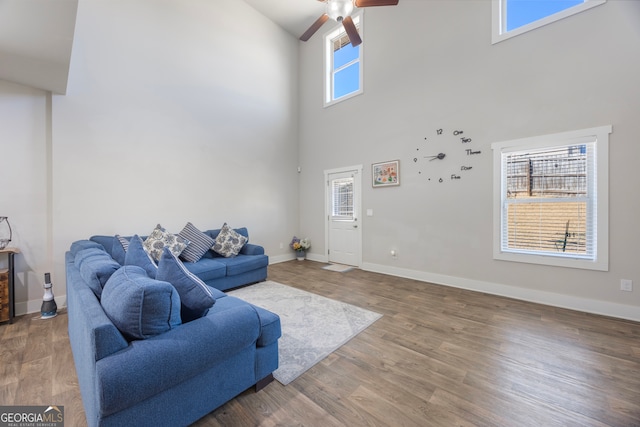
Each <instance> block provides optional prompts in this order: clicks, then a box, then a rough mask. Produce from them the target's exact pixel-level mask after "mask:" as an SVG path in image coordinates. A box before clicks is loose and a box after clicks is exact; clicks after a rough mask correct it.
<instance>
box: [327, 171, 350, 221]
mask: <svg viewBox="0 0 640 427" xmlns="http://www.w3.org/2000/svg"><path fill="white" fill-rule="evenodd" d="M331 211H332V212H331V216H332V217H333V219H334V220H345V221H351V220H353V218H354V210H353V177H348V178H337V179H334V180H332V181H331Z"/></svg>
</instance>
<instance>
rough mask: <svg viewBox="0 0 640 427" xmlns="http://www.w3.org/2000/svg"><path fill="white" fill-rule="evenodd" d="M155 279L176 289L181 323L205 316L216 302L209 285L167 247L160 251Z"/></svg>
mask: <svg viewBox="0 0 640 427" xmlns="http://www.w3.org/2000/svg"><path fill="white" fill-rule="evenodd" d="M156 279H157V280H162V281H165V282H169V283H171V284H172V285H173V287H174V288H176V290H177V291H178V294H179V295H180V303H181V305H182V307H181V310H180V314H181V317H182V322H183V323H186V322H190V321H192V320H195V319H198V318H200V317H202V316H205V315H206V314H207V312H208V311H209V308H211V306H213V304H215V302H216V300H215V299H214V298H213V294H212V292H211V290H210V289H209V287H208V286H207V285H205V284H204V282H202V280H200V279H199V278H198V277H197V276H196V275H195V274H193V273H191V272H190V271H189V270H187V269H186V268H185V267H184V264H182V261H180V260H179V259H178V257H176V256H175V255H174V254H173V253H171V251H170V250H169V249H168V248H164V250H163V251H162V257H160V261H159V262H158V273H157V274H156Z"/></svg>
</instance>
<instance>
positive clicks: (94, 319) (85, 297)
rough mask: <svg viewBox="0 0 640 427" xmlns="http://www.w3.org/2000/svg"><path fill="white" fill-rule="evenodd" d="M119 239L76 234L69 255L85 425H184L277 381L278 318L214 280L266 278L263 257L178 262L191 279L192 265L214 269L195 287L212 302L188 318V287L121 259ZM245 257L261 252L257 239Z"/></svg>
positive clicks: (72, 330) (73, 338) (72, 334)
mask: <svg viewBox="0 0 640 427" xmlns="http://www.w3.org/2000/svg"><path fill="white" fill-rule="evenodd" d="M245 233H246V230H245ZM113 239H114V238H113V237H108V236H95V237H94V238H92V239H91V240H80V241H77V242H74V243H73V244H72V245H71V248H70V250H69V251H68V252H67V253H66V254H65V261H66V273H67V310H68V323H69V326H68V329H69V339H70V342H71V349H72V353H73V357H74V362H75V366H76V371H77V373H78V381H79V385H80V392H81V395H82V401H83V404H84V409H85V414H86V418H87V424H88V425H89V426H91V427H93V426H118V427H121V426H134V425H135V426H186V425H189V424H191V423H193V422H195V421H196V420H198V419H199V418H201V417H203V416H204V415H206V414H208V413H209V412H211V411H213V410H214V409H216V408H217V407H219V406H221V405H222V404H224V403H225V402H227V401H229V400H230V399H232V398H234V397H235V396H237V395H238V394H240V393H242V392H243V391H245V390H247V389H248V388H251V387H253V386H255V387H256V390H259V389H260V388H262V387H264V386H265V385H266V384H268V383H269V382H270V381H271V380H272V379H273V376H272V372H273V371H274V370H275V369H277V367H278V339H279V337H280V335H281V328H280V319H279V317H278V316H277V315H276V314H274V313H271V312H269V311H267V310H264V309H262V308H259V307H255V306H253V305H251V304H249V303H247V302H245V301H242V300H240V299H238V298H235V297H232V296H227V295H226V294H224V293H223V292H222V291H220V290H219V289H216V287H215V286H219V287H221V288H224V289H227V288H229V287H234V286H237V285H241V284H246V283H251V282H253V281H256V280H260V279H259V278H261V277H263V274H262V269H263V268H264V269H266V266H263V265H262V263H263V262H264V261H258V260H256V261H250V260H247V261H246V262H242V263H241V262H240V261H239V259H241V258H240V255H239V256H238V257H237V258H238V260H236V261H235V262H234V261H233V260H232V259H227V260H226V262H225V260H222V259H217V258H216V257H214V256H213V255H207V256H206V257H203V259H202V260H200V261H198V262H197V263H194V264H200V263H201V262H203V261H204V264H209V265H210V266H214V265H213V263H214V262H216V263H219V264H220V265H223V266H224V270H225V274H224V275H220V273H215V274H213V273H211V270H207V269H206V268H205V267H204V265H201V266H198V267H199V268H201V269H199V268H195V266H194V265H191V266H189V263H186V262H185V263H182V262H178V263H177V264H176V265H178V264H179V265H180V266H182V267H180V266H178V267H177V268H178V271H179V272H180V271H181V270H180V269H181V268H183V267H188V270H187V269H186V268H185V269H183V270H184V271H183V272H184V277H185V278H186V279H188V280H191V281H192V283H195V281H194V279H193V277H192V276H193V273H195V275H199V274H204V272H205V271H207V272H208V273H207V274H209V276H206V277H207V279H206V280H204V282H205V283H207V285H204V284H202V282H199V283H200V285H198V286H199V288H198V289H197V290H198V291H199V292H202V294H201V295H205V296H206V298H207V299H209V298H210V299H211V301H212V302H211V303H212V304H213V305H212V306H210V307H208V308H206V310H204V312H203V313H201V314H202V316H201V317H198V318H195V319H193V320H190V321H186V322H185V321H183V320H184V319H182V318H181V311H180V307H181V304H182V309H184V301H186V300H187V298H189V295H186V294H181V292H182V291H181V290H180V287H174V285H173V284H171V283H169V282H166V281H162V280H157V279H154V278H152V277H149V276H148V274H147V273H146V271H145V270H144V268H142V267H140V266H136V265H124V266H123V265H121V263H120V262H118V261H117V260H116V259H115V258H114V257H113V256H112V252H113V248H114V246H113V244H114V241H113ZM251 254H256V255H251ZM164 255H166V256H167V257H169V258H170V257H171V255H170V254H169V251H168V250H165V254H164ZM242 255H243V256H245V257H251V256H257V257H260V258H261V257H264V255H263V250H262V248H260V247H256V246H254V245H252V246H249V247H248V248H246V250H245V252H244V253H243V254H242ZM172 259H174V260H177V258H172ZM262 259H264V258H262ZM161 262H162V261H161ZM240 265H244V266H245V267H246V268H245V270H244V271H242V269H241V268H240ZM219 268H220V267H219V266H216V271H218V270H219ZM191 271H193V273H190V272H191ZM214 276H215V277H214ZM265 276H266V274H265ZM175 286H177V285H175ZM192 290H193V289H192ZM192 296H193V294H191V297H192ZM183 297H184V298H183ZM132 311H133V312H134V313H133V316H131V314H132ZM182 314H183V315H184V311H182ZM123 316H125V317H128V318H129V320H128V322H129V323H128V324H126V326H122V323H121V321H122V317H123ZM116 325H118V326H116ZM137 334H138V335H137Z"/></svg>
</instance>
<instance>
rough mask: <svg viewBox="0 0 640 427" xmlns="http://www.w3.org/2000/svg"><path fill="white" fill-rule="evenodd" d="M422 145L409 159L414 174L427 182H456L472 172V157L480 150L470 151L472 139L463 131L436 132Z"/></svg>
mask: <svg viewBox="0 0 640 427" xmlns="http://www.w3.org/2000/svg"><path fill="white" fill-rule="evenodd" d="M424 140H425V143H426V144H425V145H424V146H422V147H418V148H416V151H415V153H414V157H413V158H412V159H411V160H412V163H413V164H414V167H415V168H416V169H417V171H418V175H420V176H425V177H426V178H427V181H428V182H437V183H441V184H442V183H445V182H450V181H459V180H461V179H462V178H463V177H464V176H466V175H467V174H468V173H469V172H470V171H471V170H472V169H473V157H474V156H477V155H479V154H482V151H480V150H478V149H475V148H473V139H472V138H469V137H468V136H467V135H465V133H464V131H463V130H459V129H456V130H453V131H445V130H444V129H436V131H435V135H432V136H431V137H425V138H424Z"/></svg>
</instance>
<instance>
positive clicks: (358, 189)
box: [324, 165, 363, 268]
mask: <svg viewBox="0 0 640 427" xmlns="http://www.w3.org/2000/svg"><path fill="white" fill-rule="evenodd" d="M362 171H363V166H362V165H355V166H346V167H342V168H336V169H326V170H325V171H324V248H325V249H324V256H325V259H326V260H327V262H328V261H329V222H330V221H331V189H330V186H329V176H330V175H332V174H338V173H345V172H353V174H354V181H353V184H354V192H355V197H354V200H353V209H354V211H355V215H354V216H355V218H357V223H358V228H357V230H358V231H357V234H358V237H357V239H358V241H357V242H356V244H357V248H358V255H357V257H356V260H357V263H358V265H357V267H358V268H360V267H362V227H363V224H362V219H361V218H362Z"/></svg>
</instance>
